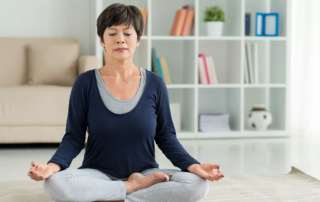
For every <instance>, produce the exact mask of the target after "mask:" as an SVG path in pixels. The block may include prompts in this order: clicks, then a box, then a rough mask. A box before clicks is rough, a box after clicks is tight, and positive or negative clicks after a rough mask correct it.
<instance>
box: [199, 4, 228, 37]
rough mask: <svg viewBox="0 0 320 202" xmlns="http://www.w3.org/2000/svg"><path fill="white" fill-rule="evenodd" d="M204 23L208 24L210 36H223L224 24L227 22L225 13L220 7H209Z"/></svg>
mask: <svg viewBox="0 0 320 202" xmlns="http://www.w3.org/2000/svg"><path fill="white" fill-rule="evenodd" d="M203 21H204V22H205V23H206V24H207V32H208V35H209V36H221V35H222V29H223V23H224V22H226V19H225V15H224V11H223V10H222V9H221V8H220V7H219V6H213V7H207V8H206V11H205V13H204V18H203Z"/></svg>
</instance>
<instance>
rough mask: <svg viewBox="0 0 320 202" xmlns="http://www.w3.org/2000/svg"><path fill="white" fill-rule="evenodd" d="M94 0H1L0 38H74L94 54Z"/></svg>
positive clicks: (87, 52) (84, 50) (82, 48)
mask: <svg viewBox="0 0 320 202" xmlns="http://www.w3.org/2000/svg"><path fill="white" fill-rule="evenodd" d="M94 11H95V1H94V0H0V37H41V38H55V37H57V38H62V37H67V38H75V39H77V40H78V41H79V43H80V55H94V54H95V37H96V36H97V34H96V19H95V13H94Z"/></svg>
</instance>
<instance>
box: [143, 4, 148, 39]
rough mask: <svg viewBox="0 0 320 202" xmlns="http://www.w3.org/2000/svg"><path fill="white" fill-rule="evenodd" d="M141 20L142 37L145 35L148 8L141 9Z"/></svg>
mask: <svg viewBox="0 0 320 202" xmlns="http://www.w3.org/2000/svg"><path fill="white" fill-rule="evenodd" d="M141 13H142V18H143V25H144V29H143V31H142V36H143V35H144V33H145V30H146V27H147V15H148V8H147V7H146V8H141Z"/></svg>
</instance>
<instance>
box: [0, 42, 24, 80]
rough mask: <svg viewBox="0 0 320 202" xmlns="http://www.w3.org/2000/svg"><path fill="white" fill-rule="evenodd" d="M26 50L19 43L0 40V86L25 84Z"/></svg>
mask: <svg viewBox="0 0 320 202" xmlns="http://www.w3.org/2000/svg"><path fill="white" fill-rule="evenodd" d="M25 53H26V49H25V47H24V44H23V43H21V41H20V40H19V39H18V40H13V39H7V38H0V86H16V85H22V84H26V83H27V68H26V54H25Z"/></svg>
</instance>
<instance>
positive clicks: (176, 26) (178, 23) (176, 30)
mask: <svg viewBox="0 0 320 202" xmlns="http://www.w3.org/2000/svg"><path fill="white" fill-rule="evenodd" d="M186 14H187V9H184V8H182V9H179V10H177V11H176V14H175V17H174V21H173V24H172V27H171V31H170V36H180V35H181V31H182V28H183V23H184V21H185V18H186Z"/></svg>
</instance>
